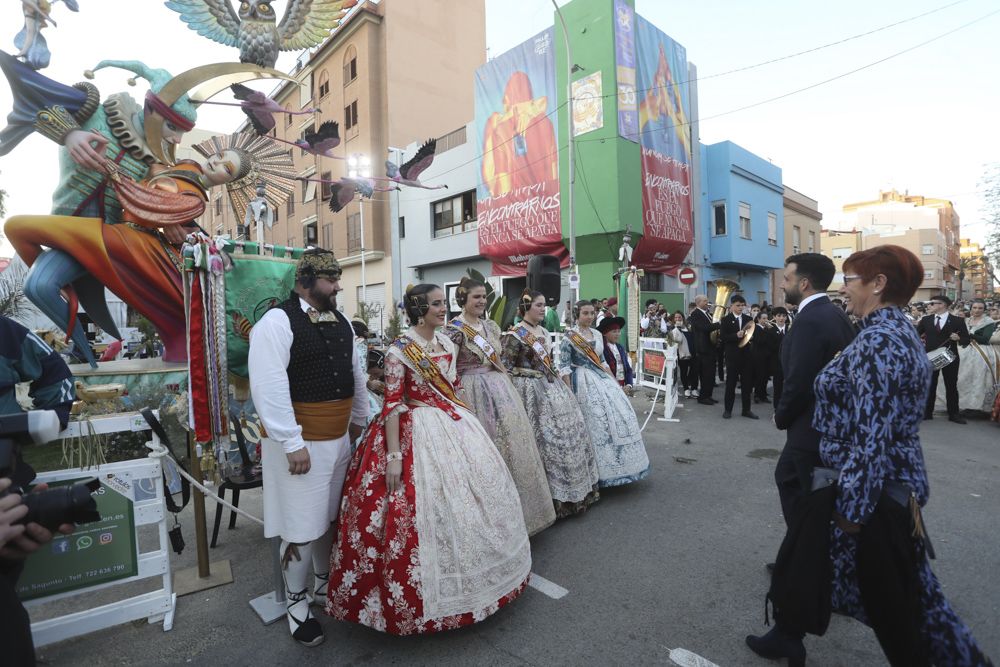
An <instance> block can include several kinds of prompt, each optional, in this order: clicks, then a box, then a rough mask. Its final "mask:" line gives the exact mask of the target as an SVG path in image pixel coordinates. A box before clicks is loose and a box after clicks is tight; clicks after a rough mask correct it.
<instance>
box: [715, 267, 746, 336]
mask: <svg viewBox="0 0 1000 667" xmlns="http://www.w3.org/2000/svg"><path fill="white" fill-rule="evenodd" d="M713 282H714V283H715V300H714V303H715V310H713V311H712V322H713V323H715V322H720V321H722V315H723V313H725V312H726V303H727V302H728V301H729V297H731V296H732V295H733V292H735V291H736V290H738V289H739V288H740V285H739V283H736V282H733V281H732V280H726V279H725V278H720V279H719V280H715V281H713ZM708 337H709V339H710V340H711V341H712V345H718V344H719V330H718V329H716V330H715V331H713V332H712V333H710V334H709V335H708Z"/></svg>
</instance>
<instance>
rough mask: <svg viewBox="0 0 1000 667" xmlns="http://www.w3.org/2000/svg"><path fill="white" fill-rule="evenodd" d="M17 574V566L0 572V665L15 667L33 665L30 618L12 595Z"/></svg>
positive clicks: (18, 600)
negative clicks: (0, 654) (16, 666)
mask: <svg viewBox="0 0 1000 667" xmlns="http://www.w3.org/2000/svg"><path fill="white" fill-rule="evenodd" d="M20 572H21V568H20V567H19V566H15V567H13V568H10V569H8V570H6V571H4V572H0V651H2V652H3V657H0V663H2V664H5V665H18V666H19V667H20V666H22V665H29V666H30V665H34V664H35V645H34V643H33V642H32V641H31V619H30V618H29V617H28V612H27V611H26V610H25V609H24V605H22V604H21V600H20V599H18V597H17V593H16V592H15V588H16V586H17V576H18V575H19V574H20ZM8 661H9V662H8Z"/></svg>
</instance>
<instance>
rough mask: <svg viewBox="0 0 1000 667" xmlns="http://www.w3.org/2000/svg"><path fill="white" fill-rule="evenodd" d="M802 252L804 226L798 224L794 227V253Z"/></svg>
mask: <svg viewBox="0 0 1000 667" xmlns="http://www.w3.org/2000/svg"><path fill="white" fill-rule="evenodd" d="M799 252H802V228H801V227H799V226H798V225H794V226H793V227H792V254H793V255H795V254H798V253H799Z"/></svg>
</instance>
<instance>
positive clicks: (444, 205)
mask: <svg viewBox="0 0 1000 667" xmlns="http://www.w3.org/2000/svg"><path fill="white" fill-rule="evenodd" d="M431 214H432V216H433V224H434V229H433V231H434V234H433V236H434V237H435V238H438V237H442V236H451V235H452V234H461V233H462V232H468V231H472V230H473V229H478V227H479V220H478V218H477V212H476V191H475V190H469V191H467V192H463V193H462V194H460V195H457V196H455V197H449V198H448V199H442V200H440V201H436V202H434V203H433V204H431Z"/></svg>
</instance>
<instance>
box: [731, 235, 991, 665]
mask: <svg viewBox="0 0 1000 667" xmlns="http://www.w3.org/2000/svg"><path fill="white" fill-rule="evenodd" d="M923 275H924V270H923V266H922V265H921V263H920V260H918V259H917V257H916V256H915V255H914V254H913V253H911V252H910V251H909V250H906V249H905V248H902V247H899V246H893V245H885V246H878V247H876V248H871V249H869V250H863V251H861V252H856V253H854V254H853V255H851V256H850V257H848V258H847V260H846V261H845V262H844V283H843V287H842V288H841V290H840V291H841V294H842V295H844V296H847V297H850V302H849V304H848V311H849V312H850V313H851V314H852V315H854V316H856V317H857V318H858V320H859V326H860V332H859V333H858V336H857V338H855V339H854V341H853V342H852V343H851V344H850V345H848V346H847V347H846V348H844V350H843V352H842V353H841V354H840V355H839V356H837V357H835V358H834V359H833V360H832V361H831V362H830V363H829V364H827V365H826V367H825V368H824V369H823V370H822V371H821V372H820V374H819V375H818V376H817V377H816V382H815V385H814V388H815V392H816V411H815V414H814V417H813V427H814V428H815V429H816V430H817V431H819V432H820V434H821V440H820V458H821V460H822V463H823V467H817V468H815V469H814V471H813V494H812V497H813V498H814V499H815V498H824V499H827V501H828V502H829V505H827V508H828V510H827V512H826V514H825V515H823V514H822V513H819V512H817V513H816V515H815V516H816V521H817V523H820V522H821V523H822V524H823V526H824V527H823V528H821V529H819V533H817V534H818V535H825V536H828V538H829V562H828V563H817V566H818V567H820V566H821V567H822V569H821V570H820V569H817V570H816V571H817V572H822V571H826V572H831V573H832V582H831V585H830V586H829V589H828V590H829V593H830V596H829V600H830V602H831V605H830V606H831V607H832V609H833V610H834V611H838V612H840V613H844V614H848V615H851V616H854V617H855V618H857V619H858V620H860V621H862V622H863V623H866V624H867V625H870V626H871V627H872V629H874V630H875V634H876V636H877V637H878V640H879V643H880V644H881V646H882V650H883V651H884V652H885V655H886V658H888V660H889V662H890V663H891V664H892V665H931V664H933V665H989V664H990V661H989V659H988V658H987V657H986V656H985V655H984V654H983V653H982V651H981V650H980V649H979V647H978V646H977V644H976V642H975V640H974V639H973V637H972V633H971V632H970V630H969V628H968V627H967V626H966V625H965V624H964V623H962V621H961V619H959V617H958V615H957V614H956V613H955V611H954V609H952V607H951V605H950V604H949V603H948V600H947V599H945V597H944V593H943V591H942V590H941V585H940V584H939V583H938V580H937V578H936V577H935V576H934V573H933V572H932V571H931V568H930V564H929V562H928V556H929V555H930V556H933V550H932V548H931V544H930V541H929V540H928V539H927V537H926V533H925V532H924V524H923V519H922V518H921V514H920V508H921V507H923V506H924V504H925V503H926V502H927V498H928V495H929V488H928V483H927V473H926V471H925V469H924V456H923V451H922V450H921V447H920V438H919V435H918V431H919V428H920V422H921V418H922V416H923V409H924V405H925V402H926V400H927V393H928V391H929V388H930V380H931V366H930V363H929V362H928V360H927V353H926V352H925V351H924V346H923V345H922V344H921V342H920V339H919V338H918V336H917V332H916V330H915V329H914V327H913V324H912V323H910V321H909V320H908V319H907V317H906V313H905V312H904V310H903V307H904V306H905V305H906V304H907V303H908V302H909V301H910V299H911V298H912V297H913V294H914V292H916V290H917V288H918V287H919V286H920V283H921V282H922V281H923ZM814 506H815V505H814ZM831 506H832V510H833V511H832V517H831V516H830V513H829V508H830V507H831ZM831 519H832V521H831ZM827 523H829V526H830V527H829V532H827V530H826V529H825V525H826V524H827ZM790 531H791V528H790ZM786 543H787V538H786ZM784 548H785V545H782V551H784ZM780 561H781V554H780V553H779V563H777V564H776V566H775V581H772V588H771V594H770V597H771V600H772V602H773V604H774V611H775V619H776V621H777V623H776V625H775V628H774V629H773V630H772V631H771V632H769V633H768V634H767V635H765V636H763V637H748V638H747V643H748V644H749V645H750V647H751V648H752V649H753V650H754V651H755V652H756V653H757V654H758V655H762V656H765V657H770V658H778V657H787V658H789V659H790V660H789V664H804V663H805V653H806V651H805V647H804V645H803V643H802V638H803V637H804V634H805V630H810V631H814V632H819V633H820V634H821V631H817V630H815V626H812V627H807V626H804V625H803V618H802V615H801V614H794V613H791V611H792V610H795V609H796V607H799V606H800V604H801V603H802V600H801V599H798V598H796V597H795V596H796V593H792V594H791V595H785V596H784V597H783V599H782V596H781V595H780V594H779V595H775V591H781V586H778V587H777V588H776V586H775V584H776V582H777V580H778V579H779V578H780V577H782V576H783V573H781V572H779V567H780V566H781V565H782V564H781V562H780ZM827 568H829V569H827ZM789 571H790V570H789ZM800 572H801V570H800ZM820 576H823V575H820ZM806 583H807V585H811V584H814V583H819V582H817V581H810V582H806ZM802 590H803V589H802V587H800V588H799V593H798V595H799V596H800V597H801V595H802V592H801V591H802ZM810 590H813V591H822V590H824V589H823V587H816V588H814V589H810ZM824 611H825V621H824V620H823V619H822V618H820V622H819V627H820V628H825V622H827V621H828V620H829V614H830V607H826V609H825V610H824ZM782 612H784V613H782ZM818 616H819V617H822V616H823V613H820V614H818ZM812 620H815V619H812Z"/></svg>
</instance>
